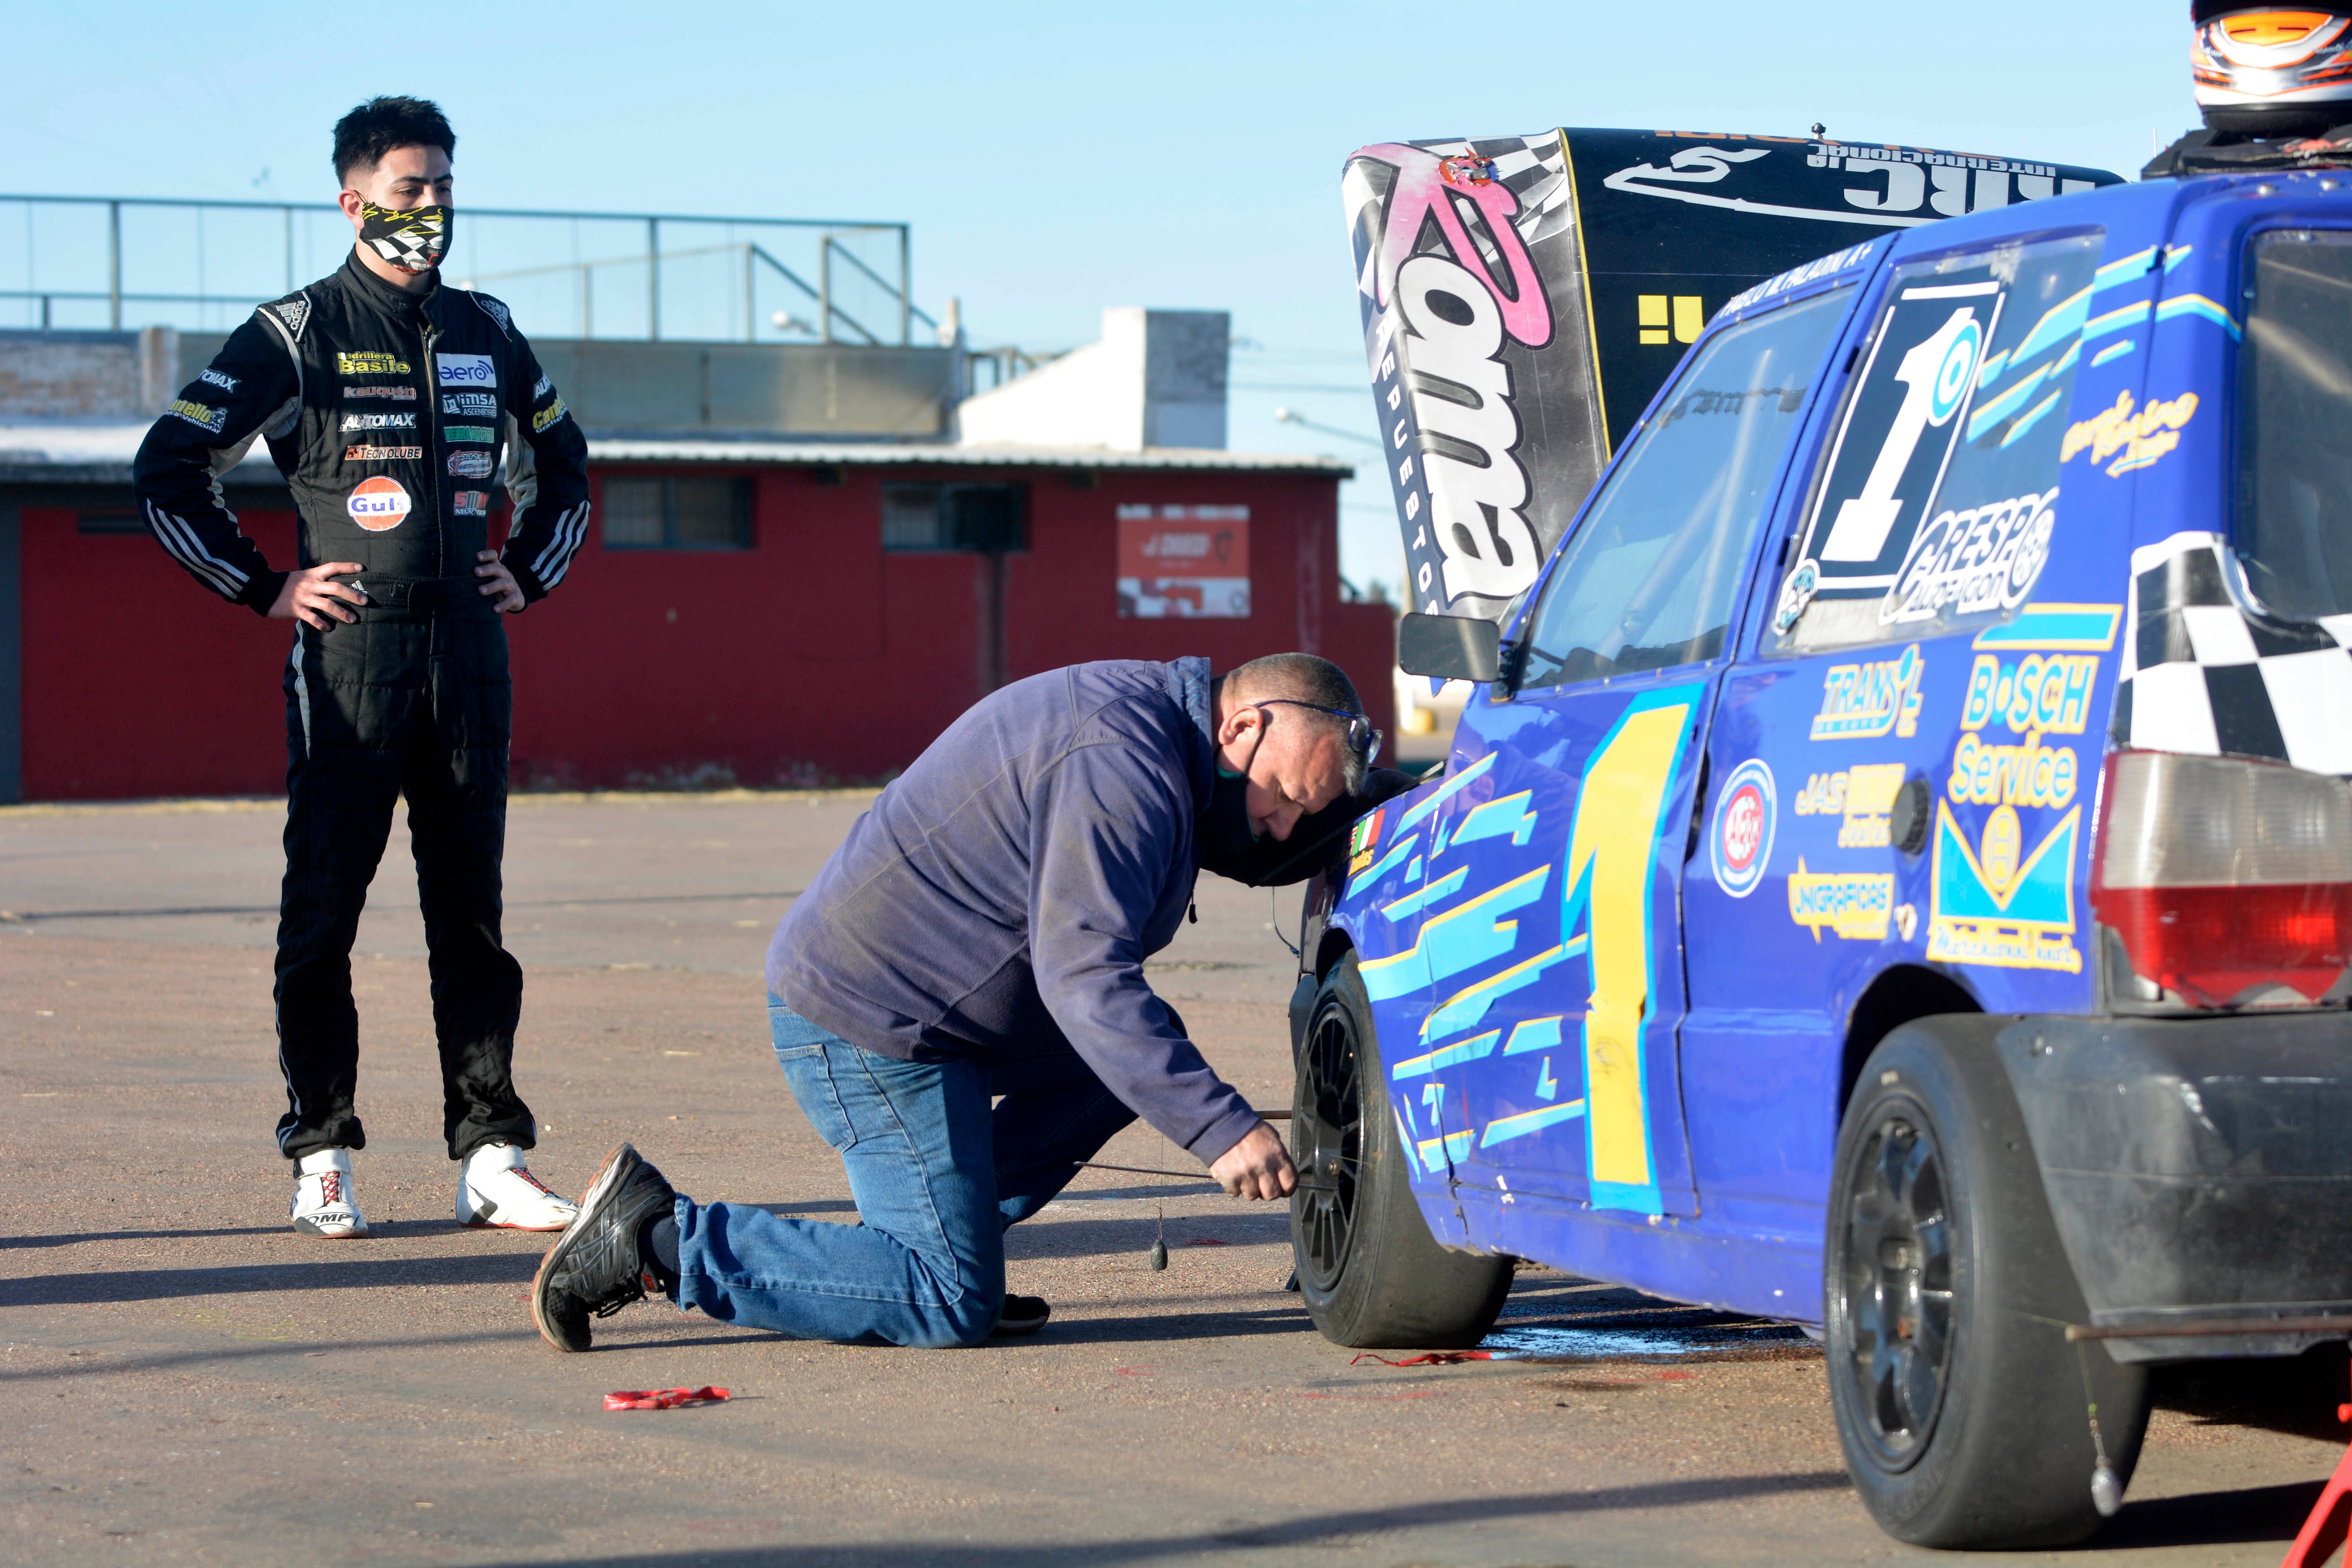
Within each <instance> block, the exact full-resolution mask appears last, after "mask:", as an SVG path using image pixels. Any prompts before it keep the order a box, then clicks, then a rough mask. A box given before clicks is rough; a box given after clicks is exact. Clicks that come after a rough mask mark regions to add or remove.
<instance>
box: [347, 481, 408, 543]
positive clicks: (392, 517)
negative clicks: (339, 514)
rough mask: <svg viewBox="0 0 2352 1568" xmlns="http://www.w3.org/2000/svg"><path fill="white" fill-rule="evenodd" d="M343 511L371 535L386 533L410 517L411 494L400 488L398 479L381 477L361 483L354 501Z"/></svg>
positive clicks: (354, 490) (352, 496)
mask: <svg viewBox="0 0 2352 1568" xmlns="http://www.w3.org/2000/svg"><path fill="white" fill-rule="evenodd" d="M343 510H346V511H348V512H350V513H351V514H352V521H353V522H356V523H358V524H359V525H360V526H361V527H362V528H364V529H366V530H367V531H369V532H370V533H383V532H384V531H386V530H388V529H394V528H398V527H399V526H400V520H401V519H403V518H404V517H406V516H407V515H408V492H407V491H406V490H404V489H401V486H400V481H399V480H398V479H386V478H385V477H384V476H383V475H382V474H378V475H377V476H376V477H375V478H373V479H362V480H361V481H360V482H359V486H358V488H357V489H353V490H352V493H351V499H350V500H346V501H344V502H343Z"/></svg>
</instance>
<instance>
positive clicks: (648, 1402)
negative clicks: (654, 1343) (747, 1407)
mask: <svg viewBox="0 0 2352 1568" xmlns="http://www.w3.org/2000/svg"><path fill="white" fill-rule="evenodd" d="M732 1397H733V1395H731V1394H729V1393H728V1392H727V1391H726V1390H725V1389H723V1388H624V1389H620V1390H617V1391H615V1392H614V1393H612V1394H606V1395H604V1408H605V1409H607V1410H675V1409H677V1407H678V1406H679V1405H716V1404H718V1403H719V1401H720V1400H722V1399H729V1398H732Z"/></svg>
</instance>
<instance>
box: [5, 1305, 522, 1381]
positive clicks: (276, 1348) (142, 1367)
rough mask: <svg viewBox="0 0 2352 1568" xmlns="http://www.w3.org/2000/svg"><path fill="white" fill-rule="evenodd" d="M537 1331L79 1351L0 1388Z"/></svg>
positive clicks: (21, 1372)
mask: <svg viewBox="0 0 2352 1568" xmlns="http://www.w3.org/2000/svg"><path fill="white" fill-rule="evenodd" d="M538 1339H539V1331H538V1330H536V1329H534V1328H532V1327H531V1326H530V1321H529V1320H528V1319H526V1320H525V1321H523V1322H522V1323H521V1324H520V1326H518V1327H516V1328H513V1329H501V1330H495V1331H489V1332H486V1333H470V1334H430V1335H425V1336H424V1337H421V1338H418V1339H413V1340H295V1339H289V1340H272V1341H270V1342H268V1343H266V1344H224V1345H215V1346H211V1347H208V1348H206V1349H204V1350H192V1351H171V1352H165V1353H163V1354H160V1355H127V1356H124V1357H122V1358H121V1359H120V1360H116V1359H113V1357H112V1355H111V1353H110V1352H106V1351H103V1350H101V1351H100V1352H96V1353H91V1352H89V1351H84V1352H82V1353H83V1354H84V1355H85V1356H86V1357H87V1358H88V1359H86V1360H83V1361H80V1362H78V1363H76V1364H74V1365H72V1366H48V1367H11V1368H7V1369H5V1370H0V1384H10V1383H36V1382H40V1381H43V1380H46V1379H52V1378H60V1377H100V1376H120V1375H123V1374H127V1373H141V1372H159V1371H162V1370H163V1369H164V1368H166V1367H180V1366H207V1365H214V1364H217V1363H223V1362H249V1361H267V1360H272V1359H276V1358H279V1357H284V1356H310V1355H317V1356H322V1357H323V1356H325V1355H328V1354H333V1355H337V1356H350V1355H353V1354H356V1353H358V1352H362V1351H416V1350H433V1349H446V1348H449V1347H454V1346H457V1345H484V1344H502V1343H513V1342H520V1341H525V1340H528V1341H531V1342H537V1341H538Z"/></svg>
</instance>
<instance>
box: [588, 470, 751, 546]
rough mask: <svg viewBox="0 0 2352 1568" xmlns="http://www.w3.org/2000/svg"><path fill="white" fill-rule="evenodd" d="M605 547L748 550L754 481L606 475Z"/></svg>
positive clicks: (723, 478) (690, 475)
mask: <svg viewBox="0 0 2352 1568" xmlns="http://www.w3.org/2000/svg"><path fill="white" fill-rule="evenodd" d="M601 515H602V517H603V519H604V547H605V548H606V549H607V550H749V549H751V480H750V479H736V478H725V477H710V476H705V475H695V474H689V475H684V476H679V475H659V476H655V475H630V476H627V477H616V478H613V479H606V480H605V481H604V507H603V509H602V512H601Z"/></svg>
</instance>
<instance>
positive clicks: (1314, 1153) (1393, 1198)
mask: <svg viewBox="0 0 2352 1568" xmlns="http://www.w3.org/2000/svg"><path fill="white" fill-rule="evenodd" d="M1307 1018H1308V1021H1307V1034H1306V1037H1305V1040H1304V1043H1303V1045H1302V1047H1301V1048H1300V1050H1299V1053H1298V1064H1297V1068H1298V1072H1297V1092H1296V1094H1295V1095H1294V1097H1293V1099H1292V1101H1291V1121H1290V1130H1291V1139H1292V1143H1293V1148H1294V1152H1295V1154H1296V1156H1297V1165H1298V1187H1297V1191H1295V1192H1293V1193H1292V1194H1291V1195H1290V1246H1291V1252H1292V1255H1293V1257H1294V1258H1296V1260H1297V1267H1298V1289H1299V1293H1300V1295H1301V1296H1303V1297H1304V1298H1305V1299H1306V1302H1307V1315H1308V1316H1309V1317H1310V1318H1312V1319H1313V1320H1314V1321H1315V1326H1316V1328H1317V1329H1318V1330H1320V1331H1322V1334H1323V1337H1324V1338H1326V1339H1328V1340H1330V1341H1331V1342H1333V1343H1335V1344H1341V1345H1346V1346H1349V1348H1351V1349H1356V1350H1389V1349H1397V1348H1411V1349H1430V1350H1456V1349H1464V1348H1466V1347H1468V1346H1471V1345H1475V1344H1476V1343H1477V1342H1479V1341H1480V1340H1482V1339H1484V1338H1486V1331H1487V1330H1488V1329H1490V1328H1492V1327H1494V1325H1495V1318H1496V1314H1498V1313H1499V1312H1501V1311H1502V1310H1503V1299H1504V1298H1505V1297H1506V1296H1507V1295H1509V1294H1510V1290H1511V1270H1512V1260H1511V1259H1510V1258H1492V1257H1481V1256H1478V1255H1475V1254H1473V1253H1467V1252H1458V1251H1455V1250H1454V1249H1452V1248H1450V1247H1441V1246H1439V1245H1438V1244H1437V1240H1436V1238H1435V1237H1433V1236H1431V1235H1430V1233H1429V1225H1428V1222H1427V1221H1425V1220H1423V1218H1422V1215H1421V1205H1419V1204H1418V1203H1416V1202H1414V1200H1413V1195H1412V1184H1411V1179H1410V1173H1411V1165H1410V1160H1411V1156H1410V1155H1409V1154H1408V1153H1407V1152H1406V1150H1405V1148H1404V1144H1403V1140H1402V1134H1401V1133H1400V1131H1398V1128H1397V1120H1396V1116H1395V1114H1394V1113H1393V1112H1391V1110H1390V1109H1389V1097H1388V1084H1387V1075H1386V1074H1385V1073H1384V1072H1383V1071H1382V1070H1381V1058H1380V1049H1379V1045H1378V1042H1377V1040H1376V1038H1375V1037H1374V1036H1373V1033H1372V1007H1371V1000H1370V997H1368V996H1366V995H1365V994H1364V983H1363V980H1362V978H1361V977H1360V975H1359V974H1358V973H1357V969H1356V956H1355V954H1354V953H1352V952H1351V953H1349V954H1348V955H1346V956H1345V957H1343V958H1342V959H1340V961H1339V963H1338V964H1336V965H1335V966H1333V968H1332V969H1331V971H1330V973H1328V974H1327V975H1325V976H1324V979H1323V984H1322V986H1321V988H1320V989H1319V990H1318V992H1317V994H1316V997H1315V1005H1314V1009H1313V1011H1312V1012H1311V1013H1309V1014H1308V1016H1307Z"/></svg>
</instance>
